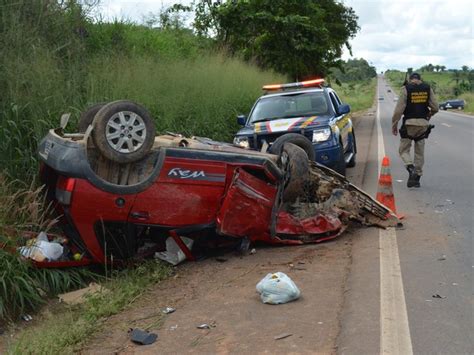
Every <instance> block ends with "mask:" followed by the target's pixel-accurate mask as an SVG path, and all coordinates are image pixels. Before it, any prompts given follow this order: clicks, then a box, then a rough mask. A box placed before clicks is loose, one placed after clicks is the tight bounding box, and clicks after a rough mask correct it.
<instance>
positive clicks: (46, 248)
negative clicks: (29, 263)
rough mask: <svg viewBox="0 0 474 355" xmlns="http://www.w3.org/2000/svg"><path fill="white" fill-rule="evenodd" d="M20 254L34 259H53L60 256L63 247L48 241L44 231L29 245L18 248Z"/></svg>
mask: <svg viewBox="0 0 474 355" xmlns="http://www.w3.org/2000/svg"><path fill="white" fill-rule="evenodd" d="M19 251H20V254H21V255H23V256H24V257H26V258H30V259H33V260H35V261H40V262H41V261H45V260H46V259H48V260H49V261H55V260H58V259H59V258H61V256H62V255H63V251H64V248H63V246H62V245H61V244H59V243H56V242H50V241H48V236H47V235H46V233H45V232H41V233H40V234H39V235H38V236H37V237H36V239H35V241H34V244H32V245H31V246H24V247H21V248H20V249H19Z"/></svg>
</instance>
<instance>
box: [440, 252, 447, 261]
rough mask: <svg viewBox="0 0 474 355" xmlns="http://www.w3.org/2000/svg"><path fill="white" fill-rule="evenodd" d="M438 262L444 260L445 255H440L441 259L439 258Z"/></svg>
mask: <svg viewBox="0 0 474 355" xmlns="http://www.w3.org/2000/svg"><path fill="white" fill-rule="evenodd" d="M438 260H439V261H443V260H446V255H444V254H443V255H441V257H440V258H438Z"/></svg>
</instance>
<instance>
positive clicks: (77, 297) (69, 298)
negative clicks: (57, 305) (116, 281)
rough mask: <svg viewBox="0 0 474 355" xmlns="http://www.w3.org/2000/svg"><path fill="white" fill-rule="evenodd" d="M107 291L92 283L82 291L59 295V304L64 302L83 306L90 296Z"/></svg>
mask: <svg viewBox="0 0 474 355" xmlns="http://www.w3.org/2000/svg"><path fill="white" fill-rule="evenodd" d="M106 290H107V289H105V288H103V287H102V286H101V285H99V284H97V283H95V282H91V283H90V284H89V286H87V287H85V288H81V289H80V290H76V291H72V292H68V293H63V294H61V295H58V298H59V302H64V303H66V304H69V305H73V304H81V303H84V301H85V300H86V299H87V296H90V295H92V294H94V293H97V292H106Z"/></svg>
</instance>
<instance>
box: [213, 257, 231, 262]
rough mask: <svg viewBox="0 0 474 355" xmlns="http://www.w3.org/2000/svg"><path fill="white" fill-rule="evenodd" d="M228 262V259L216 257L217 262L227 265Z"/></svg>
mask: <svg viewBox="0 0 474 355" xmlns="http://www.w3.org/2000/svg"><path fill="white" fill-rule="evenodd" d="M227 260H229V259H227V258H225V257H223V256H218V257H216V261H218V262H220V263H225V262H226V261H227Z"/></svg>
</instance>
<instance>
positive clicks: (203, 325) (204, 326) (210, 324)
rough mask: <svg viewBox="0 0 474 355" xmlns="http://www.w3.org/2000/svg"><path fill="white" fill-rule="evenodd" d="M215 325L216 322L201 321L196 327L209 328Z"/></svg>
mask: <svg viewBox="0 0 474 355" xmlns="http://www.w3.org/2000/svg"><path fill="white" fill-rule="evenodd" d="M215 327H216V322H215V321H212V322H211V323H203V324H200V325H198V326H197V327H196V328H198V329H211V328H215Z"/></svg>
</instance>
